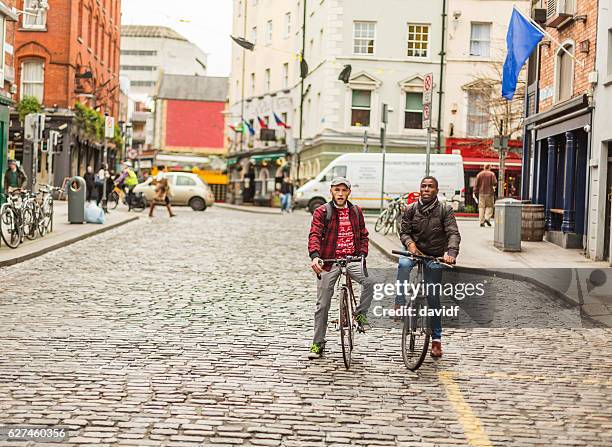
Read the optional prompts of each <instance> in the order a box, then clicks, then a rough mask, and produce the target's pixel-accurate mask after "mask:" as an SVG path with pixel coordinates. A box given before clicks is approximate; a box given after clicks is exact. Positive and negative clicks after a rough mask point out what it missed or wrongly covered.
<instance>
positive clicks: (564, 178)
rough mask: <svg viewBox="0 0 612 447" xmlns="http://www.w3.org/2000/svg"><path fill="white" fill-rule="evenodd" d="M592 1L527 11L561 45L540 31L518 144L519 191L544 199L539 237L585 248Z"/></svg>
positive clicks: (589, 217)
mask: <svg viewBox="0 0 612 447" xmlns="http://www.w3.org/2000/svg"><path fill="white" fill-rule="evenodd" d="M597 4H598V2H597V0H576V1H573V2H565V1H564V2H561V1H555V0H547V1H539V2H536V3H535V7H534V8H533V10H532V17H534V19H535V20H536V21H539V22H540V23H541V25H542V26H543V27H545V28H546V31H547V32H548V33H549V34H550V35H551V36H552V37H553V38H554V40H556V41H557V42H559V44H560V45H558V44H557V43H555V42H554V41H553V40H552V39H550V38H548V37H545V38H544V39H543V40H542V41H541V42H540V45H539V48H538V49H537V50H536V51H534V54H533V55H532V57H531V59H530V61H529V69H528V81H527V83H528V86H527V104H526V115H527V117H526V119H525V124H526V129H525V145H524V150H523V165H524V168H523V169H524V170H523V172H524V179H525V181H524V186H525V188H524V191H523V192H524V196H525V198H528V199H530V200H532V202H534V203H538V204H542V205H544V207H545V214H546V229H547V231H546V239H547V240H548V241H550V242H554V243H556V244H558V245H560V246H562V247H565V248H579V249H583V250H585V251H588V247H589V245H591V244H592V243H591V242H590V236H591V235H590V234H589V233H590V231H592V229H591V228H592V225H597V224H596V223H594V221H595V220H596V219H597V213H593V212H590V210H589V205H588V203H589V199H588V198H589V194H590V193H589V190H590V189H592V187H591V186H590V183H591V182H592V181H593V179H594V177H593V166H592V165H593V164H594V161H593V160H597V162H596V164H597V165H599V163H600V161H599V157H600V156H601V152H602V151H601V150H599V149H600V148H598V150H597V153H595V152H593V147H594V146H593V140H592V132H591V130H592V126H593V112H594V110H595V107H596V103H595V102H594V101H593V92H594V86H595V84H596V82H597V75H596V65H595V59H596V48H597V46H598V45H597V20H598V19H597ZM604 43H605V41H604ZM602 113H607V112H603V111H602ZM598 144H599V143H598ZM594 157H595V158H594ZM590 227H591V228H590ZM602 245H603V244H602Z"/></svg>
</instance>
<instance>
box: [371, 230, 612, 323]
mask: <svg viewBox="0 0 612 447" xmlns="http://www.w3.org/2000/svg"><path fill="white" fill-rule="evenodd" d="M457 223H458V225H459V231H460V232H461V250H460V253H459V258H458V259H457V262H458V266H457V269H458V270H459V271H462V270H463V271H466V272H474V273H479V274H485V275H489V276H500V277H507V278H511V279H517V280H523V281H528V282H530V283H532V284H535V285H537V286H539V287H543V288H545V289H547V290H548V291H549V292H551V293H553V294H554V295H556V296H558V297H560V298H562V299H564V300H566V301H568V302H569V303H571V304H573V305H577V306H580V307H581V310H582V311H584V313H585V314H587V315H588V316H590V317H592V318H593V319H595V320H597V321H599V322H600V323H603V324H605V325H606V326H608V327H612V268H610V266H609V265H608V263H606V262H593V261H590V260H588V259H586V258H585V257H584V256H583V255H582V254H581V251H580V250H567V249H563V248H561V247H558V246H557V245H554V244H551V243H549V242H522V251H521V252H518V253H512V252H503V251H501V250H498V249H497V248H495V247H494V246H493V234H494V233H493V227H485V228H481V227H480V225H479V223H478V221H477V220H472V219H469V220H468V219H458V220H457ZM366 224H367V226H368V230H369V231H370V240H371V242H372V244H373V245H375V246H376V247H377V248H379V249H380V250H381V251H382V252H383V253H384V254H385V255H386V256H387V257H389V258H390V259H393V260H397V258H398V257H397V255H394V254H392V253H391V251H392V250H403V249H404V248H403V247H402V245H401V243H400V241H399V237H398V236H397V235H391V234H389V235H387V236H384V235H382V234H380V233H376V232H375V231H374V221H373V220H371V219H368V220H367V223H366ZM594 271H598V272H596V273H593V272H594ZM593 275H595V276H593ZM597 275H599V277H601V276H602V275H603V281H602V280H600V281H599V283H602V282H603V284H601V285H599V286H596V287H594V286H593V284H592V282H591V281H590V279H591V278H595V277H597V278H598V279H599V277H598V276H597Z"/></svg>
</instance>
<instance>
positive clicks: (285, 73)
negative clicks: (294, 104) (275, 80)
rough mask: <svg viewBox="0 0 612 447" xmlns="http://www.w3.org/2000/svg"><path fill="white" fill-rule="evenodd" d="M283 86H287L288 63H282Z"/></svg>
mask: <svg viewBox="0 0 612 447" xmlns="http://www.w3.org/2000/svg"><path fill="white" fill-rule="evenodd" d="M283 88H289V63H286V64H283Z"/></svg>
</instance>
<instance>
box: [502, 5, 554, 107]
mask: <svg viewBox="0 0 612 447" xmlns="http://www.w3.org/2000/svg"><path fill="white" fill-rule="evenodd" d="M543 37H544V33H543V32H542V31H540V30H539V29H538V28H537V27H536V26H535V25H534V24H533V23H531V22H530V21H529V20H528V19H527V18H526V17H525V16H523V14H521V13H520V12H519V11H518V10H517V9H516V8H514V9H513V10H512V17H510V24H509V25H508V34H507V35H506V45H507V48H508V54H507V55H506V61H505V62H504V72H503V76H502V96H503V97H504V98H506V99H508V100H510V99H512V98H513V97H514V92H515V91H516V83H517V81H518V75H519V73H520V72H521V68H523V65H525V62H526V61H527V59H528V58H529V56H530V55H531V53H533V50H534V49H535V48H536V47H537V46H538V43H539V42H540V40H542V38H543Z"/></svg>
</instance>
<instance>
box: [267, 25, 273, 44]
mask: <svg viewBox="0 0 612 447" xmlns="http://www.w3.org/2000/svg"><path fill="white" fill-rule="evenodd" d="M267 30H268V32H267V36H266V38H267V42H266V43H268V44H271V43H272V20H268V23H267Z"/></svg>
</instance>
